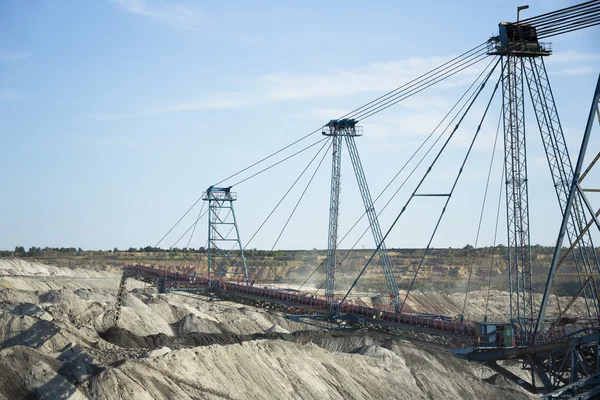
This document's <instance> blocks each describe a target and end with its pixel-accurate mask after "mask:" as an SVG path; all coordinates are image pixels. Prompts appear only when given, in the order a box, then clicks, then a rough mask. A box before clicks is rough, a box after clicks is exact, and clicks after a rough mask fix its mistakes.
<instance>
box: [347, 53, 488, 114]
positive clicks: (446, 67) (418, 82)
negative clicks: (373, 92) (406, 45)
mask: <svg viewBox="0 0 600 400" xmlns="http://www.w3.org/2000/svg"><path fill="white" fill-rule="evenodd" d="M485 44H486V43H485V42H484V43H482V44H480V45H479V46H477V47H475V48H473V49H471V50H469V51H468V52H466V53H463V54H461V55H460V56H458V57H456V58H454V59H452V60H451V61H449V62H447V63H445V64H443V65H441V66H439V67H437V68H435V69H434V70H432V71H429V72H427V73H425V74H423V75H421V76H419V77H417V78H415V79H413V80H411V81H409V82H407V83H405V84H403V85H402V86H399V87H397V88H396V89H394V90H392V91H390V92H388V93H386V94H384V95H383V96H380V97H379V98H377V99H375V100H373V101H371V102H370V103H368V104H367V105H365V106H362V107H359V108H357V109H356V110H354V111H351V112H350V113H348V114H346V115H345V116H344V117H348V118H357V116H358V115H361V114H366V113H369V112H370V111H371V110H372V109H374V108H377V107H379V106H380V105H381V104H382V103H386V102H388V101H389V100H390V99H393V98H397V97H398V96H401V95H402V94H403V93H405V92H406V91H408V90H411V89H412V88H415V87H419V86H423V85H424V84H425V83H427V82H428V81H431V80H435V79H437V78H438V77H440V76H444V75H446V74H447V73H448V71H452V70H453V69H455V68H456V67H460V66H461V65H464V64H466V63H468V62H469V61H470V60H471V59H472V58H476V57H478V56H480V55H481V54H483V53H486V51H487V50H486V48H485V47H484V46H485Z"/></svg>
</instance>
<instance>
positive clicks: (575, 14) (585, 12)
mask: <svg viewBox="0 0 600 400" xmlns="http://www.w3.org/2000/svg"><path fill="white" fill-rule="evenodd" d="M599 9H600V3H596V4H592V5H591V6H589V7H587V8H583V9H579V10H573V11H571V12H568V13H562V14H557V15H556V16H554V17H553V18H546V19H543V20H539V21H534V22H532V23H531V25H532V26H534V27H535V28H536V31H538V32H539V31H540V30H541V29H546V28H549V27H550V28H551V27H552V26H556V25H560V24H565V23H569V22H571V21H575V20H577V19H580V18H582V17H585V16H589V15H590V14H593V13H595V12H597V11H598V10H599ZM521 23H522V22H519V24H521ZM526 24H529V23H526Z"/></svg>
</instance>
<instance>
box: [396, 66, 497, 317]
mask: <svg viewBox="0 0 600 400" xmlns="http://www.w3.org/2000/svg"><path fill="white" fill-rule="evenodd" d="M488 78H489V76H488ZM501 80H502V74H500V77H499V78H498V81H497V82H496V85H495V86H494V90H493V92H492V95H491V96H490V100H489V101H488V104H487V106H486V108H485V111H484V113H483V116H482V117H481V121H480V122H479V126H478V127H477V130H476V131H475V135H474V136H473V139H472V140H471V144H470V145H469V149H468V150H467V154H465V158H464V159H463V162H462V164H461V166H460V169H459V171H458V174H457V175H456V179H455V180H454V183H453V184H452V189H450V192H449V194H448V196H447V197H446V202H445V204H444V207H443V208H442V212H441V213H440V216H439V218H438V220H437V223H436V224H435V228H434V229H433V232H432V233H431V237H430V238H429V242H428V243H427V247H426V248H425V252H424V253H423V257H422V258H421V261H420V262H419V266H418V267H417V270H416V271H415V275H414V277H413V280H412V282H411V283H410V286H409V287H408V289H407V291H406V295H405V296H404V301H403V302H402V306H401V308H400V311H402V308H403V307H404V305H405V304H406V300H408V296H409V295H410V292H411V290H412V288H413V286H414V284H415V281H416V279H417V276H418V275H419V271H420V270H421V267H422V266H423V262H424V261H425V257H426V256H427V253H428V252H429V249H430V248H431V243H432V242H433V239H434V237H435V234H436V233H437V230H438V228H439V226H440V223H441V222H442V218H443V217H444V214H445V213H446V207H447V206H448V203H449V202H450V199H451V198H452V195H453V194H454V190H455V189H456V185H457V184H458V181H459V180H460V176H461V175H462V171H463V169H464V167H465V164H466V163H467V160H468V159H469V155H470V154H471V150H472V149H473V145H474V144H475V140H476V139H477V136H479V132H480V131H481V125H482V124H483V121H484V120H485V117H486V115H487V112H488V110H489V109H490V105H491V104H492V100H493V99H494V95H495V94H496V91H497V89H498V86H499V85H500V82H501ZM484 86H485V84H484Z"/></svg>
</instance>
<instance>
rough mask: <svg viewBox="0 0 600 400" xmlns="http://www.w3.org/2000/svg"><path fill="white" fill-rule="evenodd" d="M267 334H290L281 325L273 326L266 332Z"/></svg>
mask: <svg viewBox="0 0 600 400" xmlns="http://www.w3.org/2000/svg"><path fill="white" fill-rule="evenodd" d="M265 332H266V333H290V331H288V330H287V329H283V328H282V327H280V326H279V325H273V326H271V327H270V328H269V329H267V330H266V331H265Z"/></svg>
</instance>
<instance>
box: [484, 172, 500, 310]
mask: <svg viewBox="0 0 600 400" xmlns="http://www.w3.org/2000/svg"><path fill="white" fill-rule="evenodd" d="M504 182H505V179H504V164H502V173H501V174H500V190H499V191H498V208H497V210H496V227H495V228H494V246H493V248H492V259H491V260H490V275H489V278H488V288H487V296H486V299H485V315H484V318H487V316H488V306H489V303H490V289H491V287H492V270H493V267H494V258H495V256H496V239H497V237H498V221H499V220H500V205H501V204H502V193H503V190H504Z"/></svg>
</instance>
